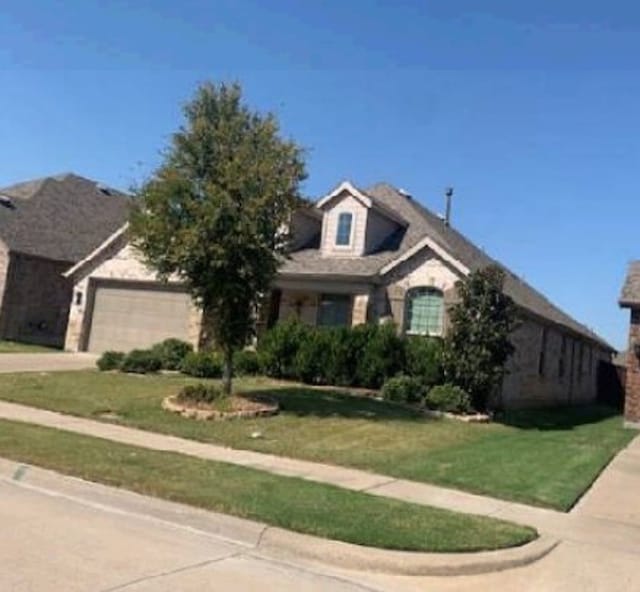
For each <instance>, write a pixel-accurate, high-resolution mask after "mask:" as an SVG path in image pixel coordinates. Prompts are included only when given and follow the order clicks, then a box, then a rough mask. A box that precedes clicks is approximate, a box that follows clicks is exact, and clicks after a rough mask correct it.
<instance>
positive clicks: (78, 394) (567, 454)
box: [0, 371, 634, 510]
mask: <svg viewBox="0 0 640 592" xmlns="http://www.w3.org/2000/svg"><path fill="white" fill-rule="evenodd" d="M185 380H186V379H185V378H183V377H180V376H132V375H123V374H112V373H106V374H100V373H98V372H91V371H89V372H67V373H52V374H49V375H44V376H43V375H41V374H14V375H1V376H0V398H1V399H6V400H10V401H16V402H19V403H24V404H27V405H33V406H37V407H44V408H47V409H53V410H57V411H62V412H66V413H72V414H75V415H80V416H85V417H91V418H94V419H99V420H104V421H115V422H118V423H121V424H124V425H129V426H135V427H139V428H143V429H147V430H154V431H158V432H164V433H170V434H175V435H178V436H182V437H186V438H193V439H196V440H202V441H207V442H215V443H220V444H225V445H229V446H233V447H236V448H249V449H253V450H258V451H262V452H269V453H273V454H278V455H283V456H291V457H298V458H303V459H308V460H313V461H322V462H328V463H334V464H340V465H346V466H352V467H358V468H362V469H367V470H371V471H374V472H377V473H382V474H387V475H391V476H396V477H402V478H406V479H413V480H417V481H425V482H430V483H435V484H439V485H444V486H449V487H455V488H459V489H463V490H467V491H472V492H476V493H481V494H487V495H492V496H495V497H500V498H504V499H508V500H515V501H520V502H524V503H529V504H534V505H540V506H547V507H551V508H556V509H561V510H567V509H568V508H570V507H571V506H572V505H573V504H574V503H575V501H576V500H577V499H578V498H579V497H580V495H581V494H582V493H583V492H584V491H585V490H586V489H587V488H588V487H589V485H590V484H591V482H592V481H593V480H594V479H595V478H596V477H597V475H598V474H599V472H600V471H601V470H602V468H603V467H605V466H606V464H607V463H608V462H609V461H610V459H611V458H612V457H613V456H614V455H615V454H616V452H617V451H619V450H620V449H621V448H622V447H623V446H625V445H626V444H627V443H628V442H629V441H630V440H631V438H632V437H633V436H634V432H633V431H629V430H623V429H622V427H621V420H620V417H619V416H615V415H612V413H611V412H610V411H609V410H607V409H604V408H593V407H592V408H574V409H555V410H549V411H536V412H533V411H531V412H526V413H525V412H522V413H519V414H515V413H514V414H511V415H510V416H509V417H508V418H507V421H508V423H504V424H489V425H481V424H465V423H462V422H458V421H454V420H436V419H429V418H424V417H422V416H420V415H418V414H417V413H415V412H413V411H410V410H407V409H404V408H401V407H398V406H394V405H390V404H387V403H384V402H379V401H375V400H371V399H362V398H356V397H351V396H349V395H347V394H344V393H341V392H339V391H332V390H316V389H309V388H305V387H303V386H297V385H292V384H283V383H277V382H273V381H269V380H267V379H245V380H242V381H238V383H237V386H238V388H239V389H242V390H244V391H247V392H249V391H252V392H262V393H269V394H271V395H273V396H275V397H277V398H278V399H279V401H280V403H281V406H282V412H281V413H280V415H278V416H276V417H271V418H260V419H253V420H237V421H223V422H197V421H195V420H189V419H185V418H182V417H180V416H177V415H174V414H170V413H168V412H165V411H163V410H162V409H161V408H160V401H161V400H162V398H163V397H164V396H166V395H169V394H173V393H175V392H177V390H178V389H179V388H180V386H181V385H182V384H184V383H185ZM256 431H259V432H261V433H262V437H261V438H257V439H253V438H251V437H250V436H251V434H252V433H253V432H256Z"/></svg>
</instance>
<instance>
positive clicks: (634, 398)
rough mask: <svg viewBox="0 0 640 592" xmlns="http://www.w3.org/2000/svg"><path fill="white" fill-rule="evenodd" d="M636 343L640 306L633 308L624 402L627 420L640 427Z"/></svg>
mask: <svg viewBox="0 0 640 592" xmlns="http://www.w3.org/2000/svg"><path fill="white" fill-rule="evenodd" d="M636 343H640V307H638V308H632V309H631V323H630V326H629V349H628V352H627V377H626V397H625V404H624V419H625V422H626V423H627V424H628V425H630V426H633V427H637V428H640V360H638V357H637V356H636V354H635V351H634V345H635V344H636Z"/></svg>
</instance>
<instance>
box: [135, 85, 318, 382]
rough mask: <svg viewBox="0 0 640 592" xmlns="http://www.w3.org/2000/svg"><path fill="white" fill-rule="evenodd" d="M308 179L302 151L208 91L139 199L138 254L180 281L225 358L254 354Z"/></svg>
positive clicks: (221, 88) (263, 121)
mask: <svg viewBox="0 0 640 592" xmlns="http://www.w3.org/2000/svg"><path fill="white" fill-rule="evenodd" d="M305 177H306V173H305V164H304V158H303V150H302V149H301V148H300V147H299V146H298V145H297V144H296V143H295V142H293V141H291V140H286V139H283V138H282V137H281V134H280V130H279V125H278V122H277V120H276V118H275V117H274V116H273V115H272V114H266V115H263V114H260V113H257V112H253V111H251V110H250V109H249V107H248V106H247V105H246V104H245V103H244V102H243V100H242V90H241V88H240V86H239V85H238V84H231V85H227V84H213V83H206V84H203V85H202V86H200V87H199V88H198V89H197V91H196V93H195V96H194V97H193V99H192V100H191V101H190V102H188V103H187V104H186V106H185V107H184V123H183V125H182V126H181V127H180V129H179V130H178V131H177V133H175V134H174V135H173V138H172V142H171V144H170V146H169V148H168V149H167V151H166V153H165V154H164V158H163V162H162V164H161V165H160V166H159V168H158V169H157V170H156V171H155V173H154V174H153V175H152V176H151V178H150V179H149V180H148V181H147V182H145V183H144V184H143V185H142V186H141V187H140V188H139V189H138V190H137V191H136V198H137V199H136V200H135V203H136V205H135V207H134V209H133V212H132V216H131V225H130V232H131V236H132V239H133V244H134V245H135V246H136V247H137V248H138V249H140V251H141V252H142V253H143V255H144V257H145V258H146V260H147V262H148V263H149V264H150V265H151V266H152V267H153V268H155V269H156V270H157V271H158V273H159V274H160V276H161V277H165V278H166V277H168V276H170V275H172V274H176V275H177V276H179V277H180V278H181V280H182V281H184V283H185V285H186V287H187V289H188V290H189V292H190V293H191V295H192V296H193V297H194V298H195V299H196V301H197V302H198V303H199V304H200V305H201V306H202V309H203V310H204V311H205V317H206V319H207V320H208V323H209V327H210V329H211V330H212V332H213V335H214V339H215V341H216V343H217V345H218V346H219V347H220V348H221V349H222V350H223V353H224V357H225V390H226V391H227V392H230V390H231V375H232V367H231V364H232V357H233V352H234V351H235V350H236V349H238V348H241V347H243V346H245V345H246V343H247V340H248V338H249V336H250V333H251V330H252V327H253V322H254V313H255V310H256V308H257V306H258V304H259V300H260V298H261V296H262V295H263V294H265V293H266V292H267V291H268V290H269V287H270V285H271V283H272V281H273V279H274V277H275V274H276V272H277V269H278V266H279V263H280V255H281V254H282V253H283V252H284V250H285V249H286V248H287V241H288V236H287V231H286V228H287V227H288V223H289V221H290V216H291V213H292V212H293V211H294V209H295V208H296V207H298V206H299V204H300V203H301V195H300V183H301V182H302V181H303V180H304V178H305Z"/></svg>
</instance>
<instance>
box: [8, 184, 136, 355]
mask: <svg viewBox="0 0 640 592" xmlns="http://www.w3.org/2000/svg"><path fill="white" fill-rule="evenodd" d="M128 201H129V199H128V197H127V196H125V195H124V194H122V193H120V192H118V191H115V190H113V189H110V188H108V187H106V186H103V185H100V184H98V183H96V182H95V181H91V180H89V179H85V178H83V177H79V176H77V175H73V174H64V175H59V176H55V177H46V178H42V179H36V180H33V181H27V182H24V183H19V184H16V185H12V186H11V187H5V188H4V189H0V337H1V338H3V339H12V340H17V341H26V342H31V343H38V344H43V345H50V346H57V347H62V346H63V345H64V338H65V333H66V329H67V318H68V313H69V305H70V299H71V292H72V285H71V282H70V281H69V280H67V279H66V278H64V277H63V276H62V273H63V272H64V271H65V270H67V269H68V268H69V266H70V265H73V264H75V263H76V262H77V261H79V260H80V259H82V258H83V257H86V255H87V254H88V253H90V252H91V251H92V250H93V249H95V247H96V246H97V245H99V244H100V243H101V242H102V241H104V239H105V238H106V237H107V236H110V235H111V234H112V233H113V232H114V231H115V230H116V229H117V228H119V227H120V226H122V224H123V223H124V222H125V220H126V218H127V209H128Z"/></svg>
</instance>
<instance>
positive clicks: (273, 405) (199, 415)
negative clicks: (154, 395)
mask: <svg viewBox="0 0 640 592" xmlns="http://www.w3.org/2000/svg"><path fill="white" fill-rule="evenodd" d="M176 398H177V395H169V396H168V397H165V398H164V399H163V401H162V408H163V409H164V410H166V411H170V412H172V413H178V414H180V415H182V417H187V418H189V419H198V420H223V419H251V418H255V417H269V416H271V415H277V414H278V413H279V411H280V404H279V403H278V401H276V400H275V399H267V398H266V397H263V396H261V397H260V399H259V401H260V403H261V404H262V407H261V408H260V409H240V410H238V411H218V410H217V409H201V408H198V407H192V406H190V405H185V404H184V403H179V402H178V401H177V400H176Z"/></svg>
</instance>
